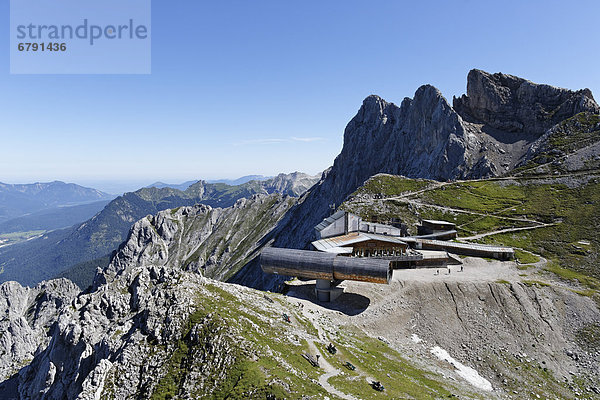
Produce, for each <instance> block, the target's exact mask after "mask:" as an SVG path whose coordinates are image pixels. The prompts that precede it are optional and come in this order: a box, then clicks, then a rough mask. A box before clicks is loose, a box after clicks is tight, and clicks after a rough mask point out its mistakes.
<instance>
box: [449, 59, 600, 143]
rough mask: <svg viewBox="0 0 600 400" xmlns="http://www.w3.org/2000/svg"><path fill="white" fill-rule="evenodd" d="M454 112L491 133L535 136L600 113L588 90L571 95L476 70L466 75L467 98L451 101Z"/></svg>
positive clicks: (526, 81)
mask: <svg viewBox="0 0 600 400" xmlns="http://www.w3.org/2000/svg"><path fill="white" fill-rule="evenodd" d="M454 109H455V110H456V111H457V112H458V113H459V114H461V115H462V116H463V117H465V119H469V118H473V119H475V120H477V121H479V122H483V123H485V124H489V125H490V126H491V127H493V128H495V129H499V130H503V131H508V132H515V133H519V132H521V133H523V132H525V133H532V134H535V135H538V136H539V135H541V134H543V133H544V132H545V131H546V130H547V129H550V128H551V127H552V126H554V125H556V124H558V123H559V122H561V121H563V120H565V119H567V118H569V117H572V116H573V115H575V114H578V113H580V112H586V111H587V112H592V113H594V114H598V113H600V107H598V104H597V103H596V102H595V101H594V97H593V96H592V92H591V91H590V90H589V89H582V90H577V91H571V90H567V89H561V88H557V87H554V86H550V85H540V84H535V83H533V82H530V81H528V80H526V79H523V78H519V77H516V76H513V75H507V74H502V73H496V74H490V73H488V72H485V71H481V70H478V69H474V70H471V71H470V72H469V76H468V78H467V94H466V95H463V96H461V97H460V98H455V99H454Z"/></svg>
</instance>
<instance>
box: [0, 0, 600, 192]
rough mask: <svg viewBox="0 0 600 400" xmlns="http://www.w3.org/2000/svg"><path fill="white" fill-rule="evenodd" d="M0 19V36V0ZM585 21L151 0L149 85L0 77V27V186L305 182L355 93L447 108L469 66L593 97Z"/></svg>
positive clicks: (520, 10)
mask: <svg viewBox="0 0 600 400" xmlns="http://www.w3.org/2000/svg"><path fill="white" fill-rule="evenodd" d="M0 14H1V15H0V19H1V20H2V21H5V24H6V26H8V20H9V6H8V2H2V4H1V5H0ZM598 15H600V3H599V2H597V1H578V2H574V3H566V2H564V1H563V2H559V1H526V2H523V1H503V2H491V1H474V0H468V1H465V0H463V1H461V0H455V1H451V2H448V1H423V2H416V1H411V2H409V1H377V0H374V1H348V0H344V1H309V0H306V1H302V2H284V1H260V0H256V1H220V2H214V1H211V2H205V1H200V0H178V1H170V2H169V1H166V0H160V1H159V0H155V1H153V2H152V16H153V17H152V74H151V75H72V76H70V75H67V76H63V75H10V74H9V46H10V44H9V41H8V35H9V32H8V28H5V29H3V30H2V31H1V32H3V35H4V36H5V39H4V40H0V66H1V69H0V88H2V90H1V91H2V94H1V95H0V132H1V133H0V135H1V136H0V138H1V144H0V181H2V182H11V183H16V182H21V183H25V182H34V181H48V180H54V179H59V180H65V181H71V182H77V183H85V184H93V183H94V182H96V183H98V182H101V181H102V182H108V181H111V182H117V181H118V182H129V184H130V185H134V184H138V183H140V184H141V183H151V182H153V181H156V180H162V181H169V182H179V181H185V180H191V179H201V178H203V179H213V178H233V177H239V176H242V175H248V174H263V175H273V174H276V173H278V172H292V171H295V170H300V171H305V172H309V173H317V172H320V171H322V170H323V169H325V168H327V167H328V166H330V165H331V164H332V163H333V159H334V158H335V156H336V155H337V154H338V153H339V151H340V149H341V147H342V136H343V131H344V128H345V126H346V124H347V123H348V121H349V120H350V119H351V118H352V117H353V116H354V114H355V113H356V111H357V110H358V108H359V107H360V105H361V102H362V100H363V99H364V98H365V97H366V96H368V95H369V94H373V93H374V94H378V95H380V96H382V97H383V98H385V99H386V100H388V101H392V102H395V103H399V102H401V100H402V99H403V98H404V97H407V96H408V97H412V95H413V94H414V92H415V90H416V89H417V88H418V87H419V86H420V85H422V84H425V83H430V84H433V85H434V86H436V87H438V88H439V89H440V90H441V91H442V93H443V94H444V95H445V96H446V97H447V98H448V99H449V100H451V98H452V96H453V95H460V94H462V93H464V91H465V86H466V75H467V72H468V71H469V70H470V69H471V68H480V69H484V70H487V71H490V72H499V71H501V72H505V73H510V74H514V75H519V76H523V77H525V78H527V79H530V80H532V81H534V82H540V83H550V84H553V85H556V86H561V87H567V88H571V89H579V88H583V87H589V88H590V89H592V91H593V92H594V93H595V94H596V97H600V73H599V72H598V71H600V65H599V64H600V28H599V26H600V24H598ZM133 188H134V187H132V189H133Z"/></svg>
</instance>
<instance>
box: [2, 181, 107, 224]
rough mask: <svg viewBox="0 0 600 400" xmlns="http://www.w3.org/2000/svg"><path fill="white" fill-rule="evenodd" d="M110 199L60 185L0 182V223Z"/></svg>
mask: <svg viewBox="0 0 600 400" xmlns="http://www.w3.org/2000/svg"><path fill="white" fill-rule="evenodd" d="M114 197H115V196H113V195H110V194H108V193H104V192H101V191H99V190H96V189H91V188H87V187H83V186H79V185H76V184H74V183H64V182H60V181H54V182H48V183H32V184H6V183H1V182H0V223H1V222H4V221H8V220H9V219H12V218H16V217H21V216H23V215H27V214H31V213H35V212H39V211H42V210H49V209H54V208H58V207H63V206H73V205H79V204H85V203H93V202H97V201H103V200H112V199H113V198H114Z"/></svg>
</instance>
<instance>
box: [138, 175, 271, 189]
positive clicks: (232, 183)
mask: <svg viewBox="0 0 600 400" xmlns="http://www.w3.org/2000/svg"><path fill="white" fill-rule="evenodd" d="M271 178H273V177H272V176H264V175H246V176H242V177H241V178H238V179H208V180H206V181H205V182H206V183H225V184H227V185H229V186H237V185H243V184H244V183H247V182H250V181H266V180H268V179H271ZM196 182H198V181H187V182H183V183H164V182H154V183H153V184H151V185H148V186H146V187H148V188H150V187H155V188H157V189H162V188H171V189H177V190H181V191H184V190H186V189H187V188H189V187H190V186H192V185H193V184H194V183H196Z"/></svg>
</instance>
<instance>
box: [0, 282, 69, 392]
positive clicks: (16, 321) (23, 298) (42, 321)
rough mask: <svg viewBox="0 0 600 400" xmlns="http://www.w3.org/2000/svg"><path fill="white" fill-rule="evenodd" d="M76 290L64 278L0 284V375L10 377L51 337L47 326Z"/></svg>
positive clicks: (4, 377)
mask: <svg viewBox="0 0 600 400" xmlns="http://www.w3.org/2000/svg"><path fill="white" fill-rule="evenodd" d="M78 293H79V288H78V287H77V286H76V285H75V284H73V283H72V282H71V281H69V280H67V279H56V280H52V281H48V282H43V283H41V284H39V285H37V286H36V287H35V288H27V287H23V286H21V285H20V284H18V283H17V282H5V283H3V284H2V285H0V315H1V320H0V332H2V333H1V334H0V379H1V380H4V379H7V378H9V377H10V376H11V375H12V374H14V373H15V372H17V371H18V370H19V369H20V368H21V367H23V366H24V365H26V364H27V363H28V362H29V361H30V360H31V359H33V356H34V353H35V352H36V350H37V349H38V347H41V348H44V347H45V346H46V345H47V344H48V342H49V341H50V338H49V337H48V333H49V330H50V327H51V326H52V325H53V324H54V322H55V321H56V320H57V319H58V316H59V314H60V313H61V312H63V311H64V309H65V307H66V306H68V305H69V304H70V303H71V300H73V299H74V298H75V296H76V295H77V294H78Z"/></svg>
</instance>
